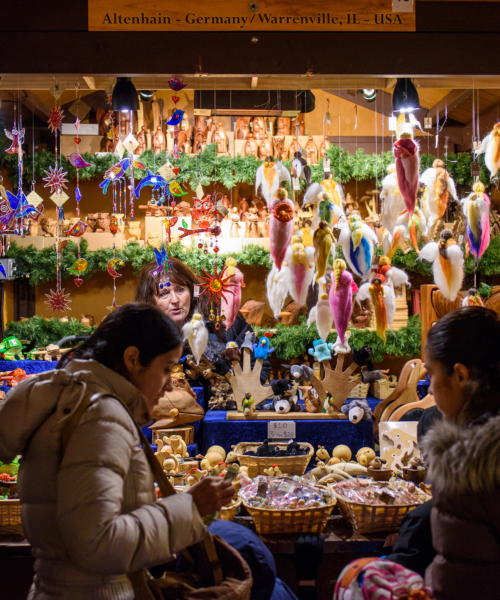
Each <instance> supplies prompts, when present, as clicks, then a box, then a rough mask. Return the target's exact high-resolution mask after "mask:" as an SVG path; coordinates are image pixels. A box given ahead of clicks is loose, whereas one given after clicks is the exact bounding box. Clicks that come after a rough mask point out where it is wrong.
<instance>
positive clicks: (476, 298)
mask: <svg viewBox="0 0 500 600" xmlns="http://www.w3.org/2000/svg"><path fill="white" fill-rule="evenodd" d="M462 306H463V307H464V308H465V307H467V306H484V304H483V301H482V300H481V296H480V295H479V294H478V293H477V290H476V288H470V290H469V291H468V292H467V296H465V298H464V299H463V301H462Z"/></svg>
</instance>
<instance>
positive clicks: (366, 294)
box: [356, 282, 371, 305]
mask: <svg viewBox="0 0 500 600" xmlns="http://www.w3.org/2000/svg"><path fill="white" fill-rule="evenodd" d="M370 285H371V283H370V282H367V283H363V285H362V286H360V288H359V290H358V293H357V294H356V302H357V303H358V304H359V305H361V302H363V300H370V299H371V295H370Z"/></svg>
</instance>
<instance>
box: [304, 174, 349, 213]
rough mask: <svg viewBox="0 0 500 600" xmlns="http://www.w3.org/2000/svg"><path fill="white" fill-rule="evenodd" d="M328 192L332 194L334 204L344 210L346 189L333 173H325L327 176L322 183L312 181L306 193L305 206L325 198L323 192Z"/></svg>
mask: <svg viewBox="0 0 500 600" xmlns="http://www.w3.org/2000/svg"><path fill="white" fill-rule="evenodd" d="M325 192H327V193H328V194H329V195H330V200H331V202H332V204H334V205H335V206H337V207H338V208H340V209H341V211H342V213H343V212H344V200H345V198H344V190H343V189H342V186H341V185H340V183H337V182H336V181H335V179H333V175H332V174H331V173H325V178H324V179H323V181H321V182H320V183H312V184H311V185H310V186H309V187H308V188H307V190H306V193H305V194H304V202H303V204H304V206H307V205H308V204H316V203H317V202H319V200H320V199H322V198H323V194H324V193H325Z"/></svg>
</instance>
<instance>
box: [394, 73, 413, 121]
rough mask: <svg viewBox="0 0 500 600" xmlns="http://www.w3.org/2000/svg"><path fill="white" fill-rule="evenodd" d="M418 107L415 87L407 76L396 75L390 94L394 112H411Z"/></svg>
mask: <svg viewBox="0 0 500 600" xmlns="http://www.w3.org/2000/svg"><path fill="white" fill-rule="evenodd" d="M419 108H420V100H419V97H418V92H417V88H416V87H415V85H414V84H413V82H412V80H411V79H410V78H409V77H398V82H397V83H396V87H395V88H394V92H393V94H392V110H393V111H394V112H402V113H411V112H413V111H414V110H418V109H419Z"/></svg>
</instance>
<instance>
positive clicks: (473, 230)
mask: <svg viewBox="0 0 500 600" xmlns="http://www.w3.org/2000/svg"><path fill="white" fill-rule="evenodd" d="M472 189H473V192H472V194H469V195H468V196H467V198H464V199H463V200H462V201H461V203H462V210H463V212H464V215H465V218H466V219H467V243H468V246H469V249H470V253H471V254H472V255H473V256H474V257H475V259H476V262H477V261H479V259H480V258H481V256H482V255H483V254H484V251H485V250H486V248H487V247H488V246H489V245H490V199H489V198H488V195H487V194H486V193H485V192H484V185H483V184H482V183H481V182H480V181H478V182H477V183H475V184H474V186H473V188H472Z"/></svg>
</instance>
